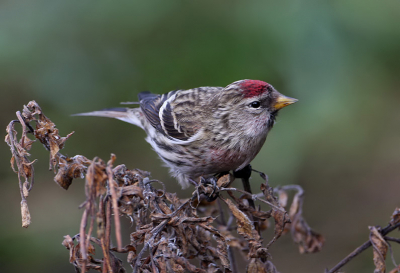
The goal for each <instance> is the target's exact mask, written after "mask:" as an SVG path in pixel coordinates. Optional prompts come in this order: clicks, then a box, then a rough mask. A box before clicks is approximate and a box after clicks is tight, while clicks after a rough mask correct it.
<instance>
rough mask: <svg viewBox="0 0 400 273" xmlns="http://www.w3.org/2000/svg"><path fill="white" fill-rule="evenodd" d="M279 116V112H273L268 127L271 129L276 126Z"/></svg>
mask: <svg viewBox="0 0 400 273" xmlns="http://www.w3.org/2000/svg"><path fill="white" fill-rule="evenodd" d="M277 116H278V110H275V111H273V112H271V114H270V115H269V120H268V127H270V128H271V127H272V126H274V123H275V119H276V117H277Z"/></svg>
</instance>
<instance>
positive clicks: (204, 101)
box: [77, 80, 297, 188]
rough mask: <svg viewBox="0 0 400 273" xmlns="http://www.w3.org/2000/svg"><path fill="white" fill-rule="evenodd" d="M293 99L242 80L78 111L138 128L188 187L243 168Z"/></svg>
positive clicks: (144, 94) (141, 96) (261, 84)
mask: <svg viewBox="0 0 400 273" xmlns="http://www.w3.org/2000/svg"><path fill="white" fill-rule="evenodd" d="M296 101H297V99H294V98H289V97H286V96H284V95H282V94H280V93H279V92H278V91H276V90H275V88H274V87H273V86H272V85H270V84H268V83H266V82H263V81H259V80H240V81H236V82H234V83H231V84H229V85H228V86H226V87H208V86H207V87H199V88H193V89H188V90H175V91H171V92H169V93H166V94H163V95H158V94H152V93H150V92H142V93H140V94H139V103H137V104H139V105H140V107H138V108H111V109H104V110H100V111H94V112H89V113H82V114H77V115H80V116H99V117H110V118H116V119H119V120H122V121H125V122H129V123H132V124H134V125H136V126H138V127H140V128H142V129H143V130H145V132H146V133H147V137H146V141H147V142H148V143H150V145H151V146H152V147H153V149H154V150H155V151H156V153H157V154H158V155H159V157H160V158H161V159H162V160H163V161H164V162H165V164H166V165H167V166H168V167H169V168H170V173H171V175H172V176H174V177H176V178H177V180H178V182H179V183H180V185H181V186H182V188H187V187H188V186H189V185H190V184H191V183H193V182H199V180H200V177H207V176H210V175H213V174H216V173H221V172H227V171H238V170H241V169H242V168H244V167H245V166H247V165H248V164H249V163H250V162H251V161H252V160H253V159H254V157H255V156H256V155H257V154H258V152H259V151H260V149H261V147H262V146H263V144H264V142H265V139H266V137H267V134H268V132H269V131H270V130H271V128H272V126H273V125H274V122H275V118H276V116H277V113H278V111H279V110H280V109H281V108H283V107H285V106H287V105H290V104H292V103H295V102H296ZM131 104H134V103H131Z"/></svg>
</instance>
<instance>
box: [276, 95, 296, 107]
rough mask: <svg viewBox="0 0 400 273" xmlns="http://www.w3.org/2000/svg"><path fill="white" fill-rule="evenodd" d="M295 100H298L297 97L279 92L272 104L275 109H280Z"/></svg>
mask: <svg viewBox="0 0 400 273" xmlns="http://www.w3.org/2000/svg"><path fill="white" fill-rule="evenodd" d="M296 101H298V100H297V99H294V98H289V97H286V96H284V95H282V94H279V97H278V98H277V99H276V101H275V104H274V105H273V107H274V109H275V110H279V109H282V108H283V107H285V106H288V105H290V104H292V103H295V102H296Z"/></svg>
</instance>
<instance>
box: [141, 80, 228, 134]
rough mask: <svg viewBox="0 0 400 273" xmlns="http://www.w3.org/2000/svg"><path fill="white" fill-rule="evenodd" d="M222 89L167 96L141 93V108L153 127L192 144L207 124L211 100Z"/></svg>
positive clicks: (181, 92)
mask: <svg viewBox="0 0 400 273" xmlns="http://www.w3.org/2000/svg"><path fill="white" fill-rule="evenodd" d="M221 89H222V87H221V88H220V87H200V88H194V89H189V90H176V91H171V92H169V93H167V94H164V95H155V94H151V93H148V92H146V93H140V94H139V99H140V107H141V109H142V111H143V113H144V114H145V116H146V118H147V120H148V121H149V122H150V124H151V125H152V126H153V127H154V128H156V129H157V130H158V131H159V132H161V133H163V134H164V135H166V136H167V137H169V138H170V139H172V140H177V141H190V140H191V139H192V140H193V138H194V137H195V136H196V133H198V132H199V131H200V130H201V128H202V127H203V123H204V114H205V113H206V112H207V110H206V108H207V107H206V106H207V103H208V101H207V100H208V99H210V97H211V96H212V94H213V93H214V92H218V91H220V90H221Z"/></svg>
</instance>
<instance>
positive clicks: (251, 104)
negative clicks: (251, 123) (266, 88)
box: [249, 100, 261, 108]
mask: <svg viewBox="0 0 400 273" xmlns="http://www.w3.org/2000/svg"><path fill="white" fill-rule="evenodd" d="M249 106H250V107H252V108H260V106H261V102H259V101H258V100H256V101H253V102H252V103H250V105H249Z"/></svg>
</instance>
